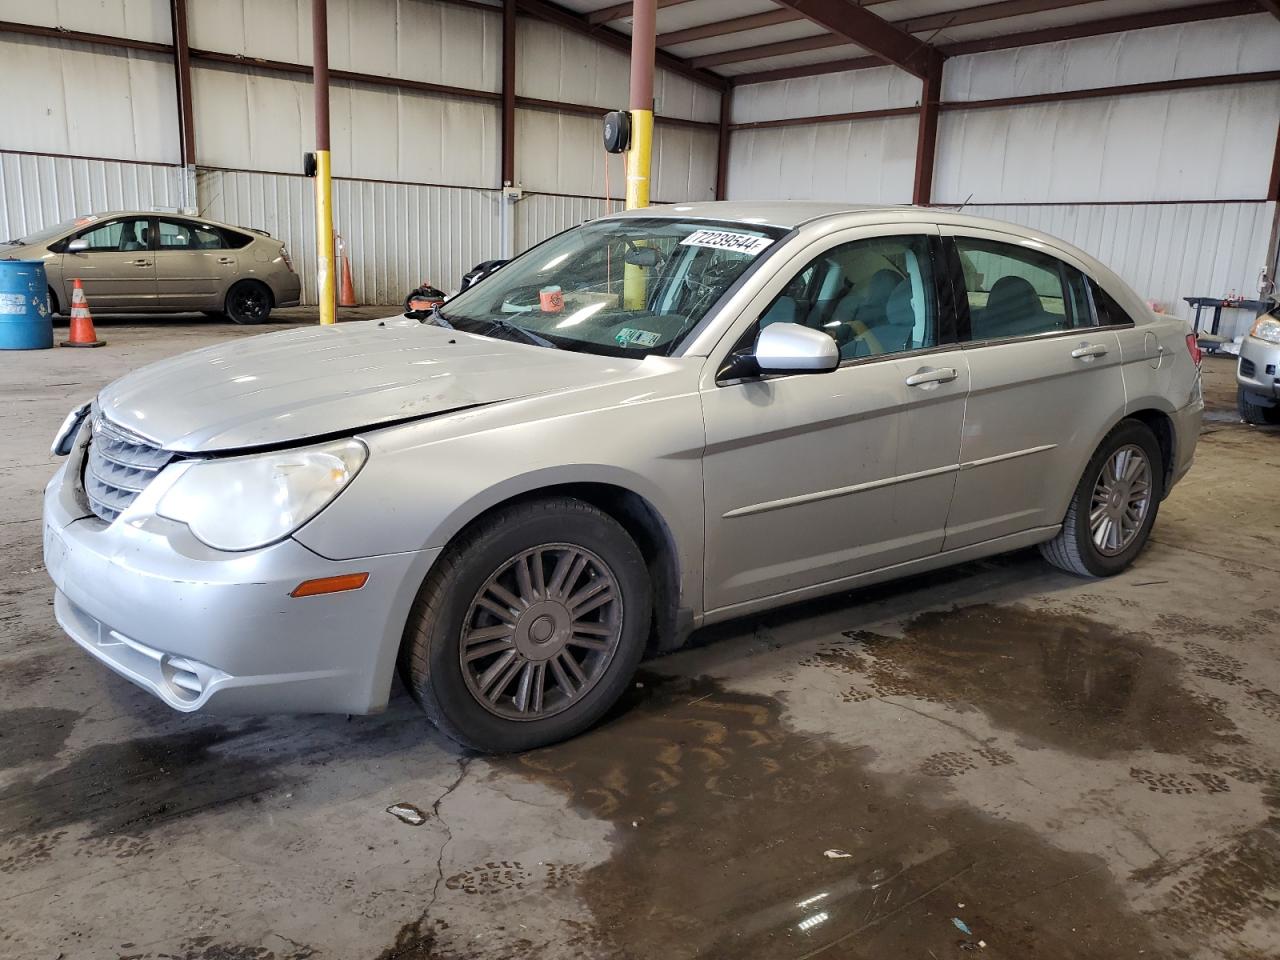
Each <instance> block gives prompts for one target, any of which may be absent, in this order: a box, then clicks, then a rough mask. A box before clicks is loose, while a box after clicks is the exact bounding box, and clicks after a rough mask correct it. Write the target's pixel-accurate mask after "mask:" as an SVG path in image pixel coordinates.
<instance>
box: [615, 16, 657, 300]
mask: <svg viewBox="0 0 1280 960" xmlns="http://www.w3.org/2000/svg"><path fill="white" fill-rule="evenodd" d="M657 32H658V0H635V2H634V3H632V4H631V107H630V109H631V146H630V147H629V148H628V150H627V209H628V210H639V209H640V208H642V207H647V206H648V205H649V172H650V166H651V163H652V158H653V67H654V57H655V55H656V53H655V51H656V48H657ZM647 273H648V271H647V270H645V268H644V267H642V266H639V265H638V264H630V263H628V264H627V265H626V267H625V268H624V269H623V271H622V304H623V306H624V307H626V308H627V309H628V310H643V309H644V304H645V292H646V288H647V286H648V284H647V283H646V279H647V277H646V275H647Z"/></svg>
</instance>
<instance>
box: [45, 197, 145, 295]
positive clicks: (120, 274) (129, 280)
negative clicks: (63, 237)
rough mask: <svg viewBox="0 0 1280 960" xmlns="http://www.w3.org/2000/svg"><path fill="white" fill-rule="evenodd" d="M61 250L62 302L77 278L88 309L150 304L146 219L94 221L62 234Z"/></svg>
mask: <svg viewBox="0 0 1280 960" xmlns="http://www.w3.org/2000/svg"><path fill="white" fill-rule="evenodd" d="M61 251H62V284H63V296H64V297H65V299H64V300H63V302H64V303H66V304H70V303H71V291H72V290H73V289H74V287H75V281H76V280H79V281H81V285H82V286H83V287H84V292H85V296H87V297H88V298H89V306H90V309H93V308H94V307H97V308H98V309H106V310H117V311H118V310H150V309H152V308H153V307H154V306H155V301H156V261H155V255H154V254H153V252H152V250H151V222H150V219H149V218H148V217H119V218H116V219H114V220H108V221H106V222H104V223H98V224H94V225H93V226H91V227H87V228H86V229H84V230H82V231H80V232H79V233H77V234H74V235H72V236H71V237H70V238H68V240H67V241H66V242H65V244H64V245H63V246H62V247H61ZM69 310H70V308H69V307H68V312H69Z"/></svg>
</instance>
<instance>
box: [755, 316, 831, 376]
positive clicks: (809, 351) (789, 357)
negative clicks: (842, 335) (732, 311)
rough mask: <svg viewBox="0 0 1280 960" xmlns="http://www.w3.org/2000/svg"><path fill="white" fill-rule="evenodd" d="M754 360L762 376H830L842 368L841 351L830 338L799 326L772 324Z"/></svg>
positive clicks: (763, 335)
mask: <svg viewBox="0 0 1280 960" xmlns="http://www.w3.org/2000/svg"><path fill="white" fill-rule="evenodd" d="M753 356H754V357H755V361H756V363H757V364H758V365H759V367H760V372H761V373H830V372H831V371H832V370H834V369H835V368H836V367H838V366H840V348H839V347H837V346H836V342H835V341H834V340H832V339H831V336H830V335H829V334H826V333H823V332H822V331H820V330H813V329H811V328H810V327H803V326H801V325H800V324H798V323H771V324H769V325H768V326H767V327H765V328H764V329H763V330H761V331H760V337H759V339H758V340H756V349H755V353H754V354H753Z"/></svg>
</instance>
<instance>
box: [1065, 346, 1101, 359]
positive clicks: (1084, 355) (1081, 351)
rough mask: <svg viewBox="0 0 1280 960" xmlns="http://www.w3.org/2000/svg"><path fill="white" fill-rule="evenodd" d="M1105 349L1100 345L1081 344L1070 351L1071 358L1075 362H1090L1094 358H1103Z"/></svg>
mask: <svg viewBox="0 0 1280 960" xmlns="http://www.w3.org/2000/svg"><path fill="white" fill-rule="evenodd" d="M1106 355H1107V348H1106V347H1105V346H1104V345H1103V344H1101V343H1082V344H1081V345H1080V346H1078V347H1076V348H1075V349H1074V350H1072V351H1071V356H1072V357H1074V358H1075V359H1077V360H1092V359H1093V358H1094V357H1105V356H1106Z"/></svg>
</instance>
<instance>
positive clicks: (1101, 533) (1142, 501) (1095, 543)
mask: <svg viewBox="0 0 1280 960" xmlns="http://www.w3.org/2000/svg"><path fill="white" fill-rule="evenodd" d="M1163 494H1164V462H1163V460H1162V458H1161V454H1160V444H1159V443H1158V442H1157V441H1156V438H1155V434H1153V433H1152V432H1151V429H1150V428H1149V427H1147V425H1146V424H1143V423H1139V422H1138V421H1137V420H1123V421H1121V422H1120V423H1119V424H1117V425H1116V427H1115V429H1114V430H1112V431H1111V432H1110V433H1109V434H1107V436H1106V438H1105V439H1104V440H1103V441H1102V443H1101V444H1100V445H1099V446H1098V449H1097V450H1096V451H1095V452H1094V455H1093V457H1092V459H1091V460H1090V461H1089V465H1088V467H1086V468H1085V471H1084V476H1082V477H1081V478H1080V483H1079V484H1078V485H1077V486H1076V492H1075V495H1074V496H1073V497H1072V498H1071V506H1070V507H1069V508H1068V509H1067V515H1066V517H1065V518H1064V519H1063V522H1062V530H1061V531H1060V532H1059V533H1058V535H1057V536H1056V537H1054V538H1053V539H1052V540H1050V541H1049V542H1048V543H1043V544H1041V545H1040V552H1041V553H1042V554H1043V555H1044V557H1045V559H1046V560H1048V561H1049V562H1050V563H1052V564H1053V565H1054V566H1056V567H1060V568H1062V569H1063V570H1066V571H1067V572H1069V573H1074V574H1077V575H1079V576H1082V577H1109V576H1113V575H1115V574H1117V573H1120V572H1121V571H1122V570H1125V569H1126V568H1127V567H1128V566H1129V565H1130V564H1131V563H1133V560H1134V558H1135V557H1137V555H1138V554H1139V553H1140V552H1141V551H1142V548H1143V547H1144V546H1145V545H1146V543H1147V538H1148V537H1149V536H1150V534H1151V527H1152V525H1153V524H1154V523H1155V520H1156V513H1157V511H1158V510H1159V507H1160V499H1161V497H1162V496H1163Z"/></svg>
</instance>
